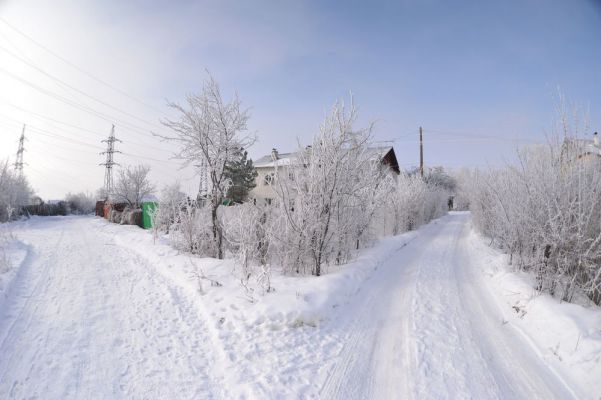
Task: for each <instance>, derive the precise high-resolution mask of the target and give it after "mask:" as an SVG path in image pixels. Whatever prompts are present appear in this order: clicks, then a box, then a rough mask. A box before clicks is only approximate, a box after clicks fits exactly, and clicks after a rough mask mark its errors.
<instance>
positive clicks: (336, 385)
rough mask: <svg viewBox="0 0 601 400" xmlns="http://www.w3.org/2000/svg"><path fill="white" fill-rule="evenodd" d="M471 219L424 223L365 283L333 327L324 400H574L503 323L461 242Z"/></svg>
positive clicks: (475, 259) (474, 257) (464, 242)
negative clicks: (335, 349)
mask: <svg viewBox="0 0 601 400" xmlns="http://www.w3.org/2000/svg"><path fill="white" fill-rule="evenodd" d="M468 222H469V215H468V214H453V215H449V216H447V217H444V218H442V219H441V220H439V221H435V222H434V223H431V224H430V225H429V226H427V227H425V228H423V229H424V232H422V234H421V235H419V236H418V237H417V238H416V239H415V240H413V241H412V242H410V243H409V244H407V246H404V247H403V248H401V249H399V250H398V251H397V252H396V253H395V254H394V255H391V257H390V258H389V260H388V261H387V262H386V263H384V264H383V265H382V266H380V268H379V269H378V271H377V272H376V273H375V274H374V276H373V277H372V279H371V282H370V284H369V286H368V287H367V288H366V290H363V291H362V294H360V295H359V296H357V297H356V298H355V299H354V300H353V301H352V302H351V304H349V305H348V306H346V307H347V308H348V309H347V310H345V311H342V312H341V314H340V315H341V317H340V319H341V320H340V321H338V322H337V323H336V324H334V326H335V328H334V329H336V330H338V331H340V332H346V335H344V336H342V337H341V341H342V342H343V343H344V347H343V348H342V350H341V351H340V355H339V358H338V360H337V361H336V362H335V366H334V368H333V369H332V370H331V372H330V373H329V375H328V377H327V379H326V381H325V384H324V386H323V389H322V391H321V393H320V394H321V397H322V398H327V399H571V398H576V397H575V396H574V394H573V393H572V392H571V391H570V389H568V387H567V386H566V385H565V384H564V382H563V381H562V380H561V379H560V378H559V377H558V376H557V375H556V374H555V373H554V372H553V371H551V370H550V369H549V367H548V366H547V365H546V364H545V363H544V362H543V361H542V360H541V358H540V357H539V355H538V354H536V352H535V350H534V349H533V348H532V347H531V346H530V345H529V344H528V343H526V342H525V340H524V339H523V338H522V337H521V336H520V335H519V334H518V332H517V331H515V330H514V329H512V328H511V327H510V326H509V325H507V324H504V320H503V316H502V312H501V310H500V309H499V307H498V305H497V303H496V301H495V299H494V298H493V297H492V294H491V293H490V292H489V291H488V290H487V289H486V284H485V283H484V282H483V279H482V276H481V272H477V270H476V268H475V265H474V263H476V262H481V257H478V255H477V254H471V252H470V251H469V249H470V247H469V246H468V245H467V240H468V232H469V224H468Z"/></svg>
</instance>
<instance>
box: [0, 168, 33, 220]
mask: <svg viewBox="0 0 601 400" xmlns="http://www.w3.org/2000/svg"><path fill="white" fill-rule="evenodd" d="M32 196H33V191H32V190H31V188H30V186H29V183H28V182H27V179H26V178H25V176H24V175H22V174H19V173H17V172H16V171H15V170H13V169H12V168H11V165H10V164H9V163H8V160H5V161H3V162H0V222H6V221H8V220H9V219H11V218H12V217H13V216H16V215H19V213H20V211H21V207H23V206H25V205H27V204H28V203H29V199H30V198H31V197H32Z"/></svg>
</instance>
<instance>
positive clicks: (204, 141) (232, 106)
mask: <svg viewBox="0 0 601 400" xmlns="http://www.w3.org/2000/svg"><path fill="white" fill-rule="evenodd" d="M169 106H170V107H171V108H172V109H173V110H174V111H176V112H177V114H178V118H177V119H166V120H164V121H163V124H164V125H165V126H166V127H168V128H170V129H171V131H172V134H171V135H158V136H159V137H161V138H162V139H164V140H167V141H172V142H175V143H177V144H178V145H179V151H178V152H177V153H176V154H175V155H174V156H175V158H176V159H179V160H182V161H183V166H188V165H202V166H203V168H206V173H207V175H208V181H209V182H208V183H209V198H210V204H211V206H210V213H211V224H212V232H213V233H212V235H213V241H214V242H215V246H214V247H215V249H216V253H215V254H214V255H215V256H216V257H218V258H220V259H221V258H223V256H224V254H223V231H222V228H221V225H220V222H219V218H218V208H219V206H220V205H221V204H222V202H223V199H224V198H225V196H226V194H227V191H228V189H229V187H230V186H231V180H230V179H229V178H228V176H227V173H226V166H227V165H228V163H230V162H232V161H233V160H235V159H236V154H237V153H238V152H239V149H240V148H245V149H246V148H248V147H249V146H250V145H251V144H252V143H253V142H254V140H255V137H254V135H252V134H249V133H248V132H247V126H246V124H247V121H248V119H249V113H248V111H247V110H245V109H243V108H242V104H241V102H240V99H239V98H238V96H237V95H235V96H234V98H233V99H232V100H231V101H229V102H226V101H224V100H223V98H222V96H221V91H220V89H219V85H218V84H217V82H216V81H215V80H214V79H213V77H211V76H209V78H208V79H207V80H206V81H205V83H204V85H203V88H202V90H201V92H200V93H199V94H191V95H188V96H187V99H186V104H185V105H181V104H178V103H169ZM200 172H201V173H202V172H203V171H200Z"/></svg>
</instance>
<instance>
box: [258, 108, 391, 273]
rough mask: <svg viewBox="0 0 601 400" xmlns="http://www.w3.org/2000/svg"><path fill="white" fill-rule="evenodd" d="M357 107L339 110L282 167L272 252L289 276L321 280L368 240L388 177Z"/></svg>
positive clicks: (277, 176) (277, 180)
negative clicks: (327, 267)
mask: <svg viewBox="0 0 601 400" xmlns="http://www.w3.org/2000/svg"><path fill="white" fill-rule="evenodd" d="M356 118H357V115H356V110H355V108H354V106H352V105H351V107H350V109H348V110H347V109H345V107H344V106H343V105H342V104H336V105H334V107H333V109H332V112H331V113H330V114H329V115H328V116H327V117H326V119H325V120H324V122H323V124H322V126H321V128H320V133H319V134H318V135H316V136H315V138H314V140H313V142H312V145H311V146H307V147H306V148H304V149H300V150H299V151H298V152H297V155H296V159H295V160H294V161H293V162H292V163H291V165H281V166H278V167H277V168H276V173H275V177H274V181H273V183H272V185H273V187H274V190H275V192H276V194H277V199H276V201H275V209H274V212H273V215H272V223H271V224H270V226H271V227H272V228H273V229H275V232H270V234H269V236H270V237H273V238H274V239H275V240H274V241H273V242H272V243H271V245H270V249H271V254H273V256H274V259H276V260H277V261H278V262H279V264H280V265H282V266H284V268H285V270H286V272H295V273H303V274H304V273H312V274H314V275H317V276H319V275H321V273H322V266H323V265H328V264H329V263H344V262H346V261H348V259H349V258H350V256H351V254H352V252H353V250H355V249H356V248H357V247H358V245H359V242H360V240H362V239H364V238H365V237H366V235H367V233H368V232H369V231H368V227H369V225H370V223H371V220H372V217H373V214H374V211H375V209H376V207H377V204H378V199H379V198H380V197H381V195H380V191H384V186H383V185H381V183H382V182H383V179H384V177H385V176H386V174H387V173H388V171H385V167H383V166H382V165H381V160H379V159H378V158H374V156H373V152H370V143H371V142H370V137H371V131H372V127H371V126H369V127H368V128H366V129H360V130H355V129H354V128H353V124H354V123H355V121H356Z"/></svg>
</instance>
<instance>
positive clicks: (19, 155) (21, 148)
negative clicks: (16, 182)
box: [13, 125, 26, 176]
mask: <svg viewBox="0 0 601 400" xmlns="http://www.w3.org/2000/svg"><path fill="white" fill-rule="evenodd" d="M25 126H26V125H23V130H22V131H21V137H20V138H19V149H18V150H17V157H16V159H15V163H14V164H13V165H14V166H15V171H17V173H18V174H19V176H22V175H23V152H25Z"/></svg>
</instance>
